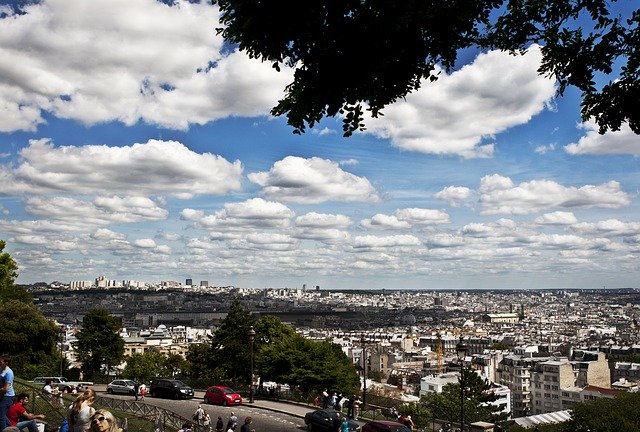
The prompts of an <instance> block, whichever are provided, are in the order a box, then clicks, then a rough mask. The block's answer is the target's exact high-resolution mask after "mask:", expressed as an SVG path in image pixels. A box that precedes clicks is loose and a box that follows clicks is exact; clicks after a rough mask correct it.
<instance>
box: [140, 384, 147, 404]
mask: <svg viewBox="0 0 640 432" xmlns="http://www.w3.org/2000/svg"><path fill="white" fill-rule="evenodd" d="M146 394H147V385H146V384H145V383H142V384H140V400H144V395H146Z"/></svg>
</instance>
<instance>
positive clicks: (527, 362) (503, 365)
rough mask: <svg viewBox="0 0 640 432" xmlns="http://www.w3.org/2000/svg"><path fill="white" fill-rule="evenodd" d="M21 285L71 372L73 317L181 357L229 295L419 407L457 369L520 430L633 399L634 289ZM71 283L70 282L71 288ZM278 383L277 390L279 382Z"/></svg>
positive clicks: (212, 324)
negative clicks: (594, 404) (578, 408)
mask: <svg viewBox="0 0 640 432" xmlns="http://www.w3.org/2000/svg"><path fill="white" fill-rule="evenodd" d="M77 285H80V284H79V283H77V282H71V283H69V284H60V283H54V284H50V285H49V284H38V285H37V286H30V287H29V290H30V291H31V292H32V293H33V295H34V301H35V303H36V304H37V305H38V306H39V307H40V308H41V309H42V311H43V312H44V314H45V315H46V316H48V317H50V318H52V319H55V320H56V321H57V322H59V323H61V324H64V325H65V328H66V332H65V341H64V345H65V355H66V356H67V358H68V359H69V360H70V361H71V362H72V364H73V358H74V355H73V347H72V345H71V342H72V341H73V334H74V330H75V329H77V328H78V317H80V316H82V314H83V313H84V312H86V310H88V309H89V308H92V307H100V308H105V309H107V310H108V311H109V312H110V313H111V314H112V315H114V316H116V317H119V318H120V319H121V320H122V335H123V337H124V339H125V342H126V345H125V350H126V353H127V354H128V355H130V354H133V353H143V352H146V351H147V350H150V349H155V350H159V351H160V352H163V353H166V354H179V355H182V356H184V355H185V354H186V352H188V349H189V344H192V343H203V342H206V341H207V340H208V337H209V336H210V335H211V334H212V332H213V331H215V328H216V327H217V325H218V324H219V323H220V321H221V320H222V319H224V317H225V316H226V310H227V309H228V307H229V304H230V302H231V300H232V299H234V298H238V299H240V300H241V302H242V304H243V305H244V306H245V307H246V308H247V309H248V310H249V311H251V313H252V314H253V315H254V316H256V317H258V318H259V317H260V316H264V315H275V316H277V317H278V318H280V320H282V321H283V322H285V323H288V324H290V325H291V326H293V327H294V328H295V329H296V331H297V332H299V333H300V334H302V335H303V336H304V337H305V338H309V339H314V340H330V341H332V342H333V343H336V344H338V345H340V346H341V347H342V350H343V351H344V353H345V354H346V355H347V356H348V357H349V358H351V359H352V361H353V362H354V364H361V363H362V362H363V361H364V360H363V359H366V361H367V364H368V365H369V366H368V373H369V374H370V375H371V376H375V377H378V378H379V382H378V381H372V380H368V386H369V388H370V389H375V388H376V386H379V387H380V390H379V391H380V392H383V393H386V394H395V395H396V397H401V398H404V399H405V400H418V398H419V397H420V396H422V395H424V394H426V393H428V392H438V391H442V388H443V387H444V385H446V384H447V383H455V382H457V381H458V379H459V378H458V377H459V361H458V360H457V359H456V347H457V345H458V343H459V342H460V341H463V342H464V344H465V345H466V347H467V351H466V354H465V357H464V359H463V361H464V364H465V365H466V366H469V367H471V368H472V369H473V370H475V371H476V372H477V373H478V374H480V376H481V377H482V378H483V379H487V380H488V381H489V382H491V383H492V384H493V385H494V386H495V389H494V390H493V391H494V392H495V394H496V395H498V396H499V398H498V401H497V402H496V403H498V404H500V406H501V407H502V409H503V411H504V412H505V413H508V415H509V417H511V418H513V419H520V418H522V419H523V420H520V421H521V422H522V423H523V424H526V423H527V422H530V421H531V420H526V419H527V418H530V417H531V416H536V415H543V414H548V413H556V412H563V413H564V414H563V415H564V418H565V419H568V418H569V414H568V411H567V410H568V409H570V408H571V406H573V405H574V404H575V403H577V402H583V401H588V400H593V399H596V398H612V397H614V396H615V395H616V394H618V393H620V392H637V391H638V390H639V384H640V325H639V324H638V316H639V315H640V290H639V289H635V288H628V289H596V290H580V289H564V290H554V289H540V290H466V291H460V290H358V291H354V290H325V289H321V287H319V286H311V287H307V286H306V285H305V286H302V287H300V288H268V289H254V288H238V287H213V286H209V282H207V281H201V282H200V283H196V284H194V283H193V280H192V279H185V281H184V283H181V282H177V281H171V282H168V281H167V282H162V283H159V284H157V285H153V286H150V285H145V286H144V287H141V288H133V287H124V286H123V283H121V282H115V281H109V280H108V279H106V278H104V277H99V278H96V279H95V281H93V282H91V283H90V286H85V287H83V288H79V287H78V286H77ZM70 286H75V288H74V289H70ZM285 384H286V383H285Z"/></svg>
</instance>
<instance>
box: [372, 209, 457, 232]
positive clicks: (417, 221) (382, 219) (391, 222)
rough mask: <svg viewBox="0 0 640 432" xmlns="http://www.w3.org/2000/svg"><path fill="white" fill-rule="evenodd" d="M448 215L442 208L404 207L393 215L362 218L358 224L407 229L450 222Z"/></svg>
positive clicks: (379, 214)
mask: <svg viewBox="0 0 640 432" xmlns="http://www.w3.org/2000/svg"><path fill="white" fill-rule="evenodd" d="M450 222H451V221H450V220H449V215H448V214H447V213H446V212H444V211H442V210H432V209H421V208H404V209H398V210H396V211H395V212H394V214H393V215H385V214H381V213H378V214H376V215H374V216H372V217H371V218H370V219H363V220H362V221H361V222H360V224H361V225H362V226H363V227H365V228H380V229H407V228H411V227H413V226H416V225H433V224H447V223H450Z"/></svg>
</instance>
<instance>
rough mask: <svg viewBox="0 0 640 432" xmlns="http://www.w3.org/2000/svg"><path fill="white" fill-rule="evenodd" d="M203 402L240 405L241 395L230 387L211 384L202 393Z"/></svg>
mask: <svg viewBox="0 0 640 432" xmlns="http://www.w3.org/2000/svg"><path fill="white" fill-rule="evenodd" d="M204 403H206V404H214V405H224V406H227V405H242V396H240V395H239V394H238V392H237V391H235V390H234V389H232V388H229V387H225V386H211V387H209V388H208V389H207V391H206V393H205V394H204Z"/></svg>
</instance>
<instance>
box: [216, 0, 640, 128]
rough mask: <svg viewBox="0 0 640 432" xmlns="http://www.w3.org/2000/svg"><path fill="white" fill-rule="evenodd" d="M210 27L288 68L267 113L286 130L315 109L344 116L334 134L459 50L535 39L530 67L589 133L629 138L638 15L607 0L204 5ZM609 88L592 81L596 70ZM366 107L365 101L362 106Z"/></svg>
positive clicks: (433, 75)
mask: <svg viewBox="0 0 640 432" xmlns="http://www.w3.org/2000/svg"><path fill="white" fill-rule="evenodd" d="M213 4H216V5H218V6H219V7H220V9H221V12H222V16H221V22H222V24H223V25H224V28H220V29H218V31H219V32H220V33H221V34H222V35H223V36H224V37H225V39H227V40H228V41H229V42H231V43H233V44H238V46H239V48H240V49H241V50H244V51H245V52H246V53H247V54H248V55H249V56H251V57H254V58H259V59H262V60H264V61H268V62H271V63H272V64H273V67H274V68H276V69H277V70H280V66H282V65H287V66H292V67H295V68H296V69H295V73H294V78H293V82H292V83H290V84H289V85H288V86H287V87H286V89H285V97H284V98H283V99H282V100H280V101H279V102H278V104H277V105H276V106H275V107H274V108H273V109H272V114H273V115H277V116H279V115H286V116H287V119H288V123H289V125H291V126H292V127H293V128H294V133H302V132H304V131H305V128H306V127H307V126H309V127H313V126H314V125H315V123H317V122H319V121H320V120H321V119H322V118H323V117H325V116H335V115H338V114H340V115H342V116H344V120H343V122H344V125H343V129H344V134H345V136H349V135H351V134H352V133H353V132H354V131H356V130H359V129H360V130H362V129H364V127H365V125H364V123H363V118H364V117H363V112H364V109H367V110H369V111H370V112H371V115H372V116H373V117H376V116H377V115H379V114H381V110H382V108H384V107H385V106H386V105H388V104H390V103H392V102H394V101H396V100H397V99H399V98H403V97H404V96H406V95H407V94H408V93H410V92H412V91H414V90H417V89H418V88H420V87H421V86H422V85H423V83H425V82H428V81H434V80H436V79H437V77H438V72H437V68H436V65H438V66H440V67H443V68H444V69H445V70H451V69H452V68H453V67H454V66H455V64H456V60H457V58H458V53H459V52H460V50H463V49H466V48H474V49H488V48H499V49H503V50H508V51H511V52H513V53H522V52H523V51H524V50H525V49H526V48H527V47H528V46H529V45H530V44H531V43H539V44H541V45H543V50H542V52H543V63H542V66H541V67H540V69H539V73H540V74H544V75H552V76H554V77H555V78H556V79H557V80H558V82H559V84H560V86H559V90H560V92H561V93H562V91H563V90H564V89H565V88H566V87H567V86H576V87H577V88H578V89H579V90H580V91H581V92H582V108H581V111H582V116H583V119H584V120H588V119H590V118H591V117H593V118H595V119H596V122H597V123H598V125H599V126H600V131H601V132H604V131H606V130H607V129H612V130H618V129H619V128H620V126H621V124H622V123H623V122H627V123H629V126H630V127H631V128H632V130H633V131H634V132H636V133H640V117H639V116H640V114H638V110H637V109H635V103H636V101H637V100H639V99H640V55H639V44H638V43H637V41H638V40H640V30H639V24H640V12H639V10H635V11H634V12H633V13H632V14H630V15H629V16H628V17H618V16H616V15H614V14H612V12H611V9H610V8H612V4H615V1H614V2H607V1H606V0H532V1H521V0H486V1H474V0H435V1H430V2H420V1H403V2H386V1H376V0H364V1H363V0H344V1H339V2H334V1H327V0H308V1H305V2H304V4H302V3H297V2H290V1H284V2H283V1H260V2H256V1H251V0H213ZM598 74H602V75H605V78H607V79H608V83H607V84H606V85H604V86H601V87H600V88H598V87H597V86H596V84H595V78H596V75H598ZM363 106H364V107H366V108H363Z"/></svg>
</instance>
